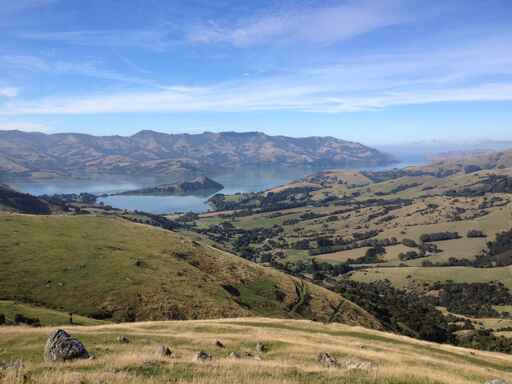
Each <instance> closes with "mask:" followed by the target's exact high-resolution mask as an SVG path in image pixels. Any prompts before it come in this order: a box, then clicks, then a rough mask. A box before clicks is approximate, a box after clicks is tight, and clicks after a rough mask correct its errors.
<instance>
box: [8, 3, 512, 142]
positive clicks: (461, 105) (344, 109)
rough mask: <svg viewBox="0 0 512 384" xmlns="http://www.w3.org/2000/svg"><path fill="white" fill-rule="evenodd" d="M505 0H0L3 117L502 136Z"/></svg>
mask: <svg viewBox="0 0 512 384" xmlns="http://www.w3.org/2000/svg"><path fill="white" fill-rule="evenodd" d="M510 20H512V2H510V1H509V0H480V1H477V0H475V1H467V0H459V1H457V0H453V1H450V0H447V1H431V0H361V1H314V0H301V1H300V0H297V1H287V0H283V1H271V0H258V1H229V0H218V1H207V0H187V1H170V0H169V1H164V0H123V1H120V0H88V1H82V0H3V1H2V6H1V7H0V42H1V44H0V129H21V130H28V131H30V130H37V131H44V132H64V131H65V132H70V131H72V132H84V133H92V134H101V135H104V134H120V135H129V134H133V133H135V132H137V131H139V130H141V129H153V130H158V131H164V132H169V133H172V132H180V133H181V132H190V133H198V132H203V131H205V130H208V131H224V130H236V131H248V130H260V131H264V132H266V133H269V134H285V135H290V136H306V135H330V136H335V137H339V138H344V139H350V140H355V141H361V142H365V143H371V144H379V143H393V142H406V141H411V140H431V139H448V140H461V139H465V140H466V139H480V138H482V139H489V138H493V139H498V140H503V139H512V124H511V123H512V22H511V21H510Z"/></svg>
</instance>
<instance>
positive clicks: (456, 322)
mask: <svg viewBox="0 0 512 384" xmlns="http://www.w3.org/2000/svg"><path fill="white" fill-rule="evenodd" d="M458 289H459V288H454V290H455V292H457V291H458ZM335 290H336V291H337V292H339V293H340V294H342V295H343V296H345V297H346V298H347V299H349V300H351V301H353V302H355V303H356V304H358V305H359V306H361V307H362V308H364V309H365V310H366V311H368V312H369V313H371V314H372V315H374V316H375V317H376V318H377V319H378V320H379V321H380V322H381V323H382V324H383V325H384V327H385V328H386V329H387V330H388V331H391V332H396V333H400V334H402V335H406V336H410V337H414V338H417V339H422V340H428V341H434V342H438V343H450V344H454V345H458V346H462V347H468V348H474V349H481V350H486V351H495V352H505V353H512V339H509V338H506V337H502V336H495V335H494V334H493V333H492V330H475V328H474V326H473V324H472V323H471V321H469V320H468V319H463V318H460V317H457V316H453V315H448V316H444V315H443V314H442V313H441V312H440V311H439V310H438V309H437V307H436V305H438V303H437V302H436V301H435V300H434V299H433V298H432V297H431V296H424V295H419V294H417V293H414V292H412V291H405V290H400V289H396V288H394V287H393V286H392V284H391V283H390V282H389V281H387V280H384V281H377V282H374V283H359V282H355V281H350V280H342V281H340V282H339V283H338V284H337V286H336V289H335ZM491 291H492V288H491ZM491 291H489V290H486V291H485V292H486V293H490V292H491ZM498 291H499V292H500V295H502V293H503V292H502V291H501V288H498ZM494 292H496V290H494ZM484 295H485V293H482V294H481V295H480V296H481V298H482V300H483V296H484ZM455 300H456V299H455V298H454V301H455ZM479 300H480V299H479ZM461 330H468V331H469V332H466V333H465V336H464V337H462V338H461V337H458V336H457V332H458V331H461Z"/></svg>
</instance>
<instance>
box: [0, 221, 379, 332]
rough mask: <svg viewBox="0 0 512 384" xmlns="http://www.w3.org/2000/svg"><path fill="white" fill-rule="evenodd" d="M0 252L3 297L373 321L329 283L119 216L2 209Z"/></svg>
mask: <svg viewBox="0 0 512 384" xmlns="http://www.w3.org/2000/svg"><path fill="white" fill-rule="evenodd" d="M0 253H1V254H2V257H1V258H0V299H6V300H18V301H21V302H27V303H37V304H39V305H41V306H44V307H48V308H52V309H55V310H62V311H65V312H74V313H76V314H79V315H84V316H89V317H94V318H104V319H113V320H122V321H133V320H163V319H196V318H201V319H204V318H221V317H238V316H255V315H260V316H268V317H288V318H308V319H318V320H322V321H341V322H347V323H351V324H360V325H364V326H369V327H378V326H379V324H378V323H377V322H376V321H375V320H374V319H373V318H372V317H371V316H370V315H368V314H367V313H366V312H364V311H363V310H361V309H360V308H359V307H357V306H355V305H353V304H352V303H350V302H349V301H347V300H345V299H344V298H342V297H341V296H339V295H337V294H334V293H332V292H330V291H328V290H325V289H323V288H320V287H317V286H314V285H312V284H309V283H303V282H302V281H301V280H299V279H296V278H293V277H290V276H288V275H285V274H283V273H281V272H277V271H274V270H271V269H268V268H264V267H261V266H258V265H256V264H253V263H250V262H248V261H245V260H243V259H240V258H238V257H236V256H233V255H230V254H228V253H224V252H221V251H218V250H216V249H214V248H211V247H209V246H205V245H201V244H200V243H198V242H194V241H192V240H190V239H188V238H187V237H185V236H183V235H178V234H176V233H173V232H170V231H165V230H160V229H156V228H154V227H149V226H144V225H140V224H133V223H131V222H127V221H124V220H122V219H116V218H106V217H97V216H28V215H8V214H4V215H0Z"/></svg>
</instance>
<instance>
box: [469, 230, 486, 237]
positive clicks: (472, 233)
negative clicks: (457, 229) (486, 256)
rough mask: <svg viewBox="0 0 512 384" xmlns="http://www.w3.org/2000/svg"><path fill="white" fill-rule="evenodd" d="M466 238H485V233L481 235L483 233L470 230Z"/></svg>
mask: <svg viewBox="0 0 512 384" xmlns="http://www.w3.org/2000/svg"><path fill="white" fill-rule="evenodd" d="M466 237H468V238H478V237H487V235H486V234H485V233H483V231H480V230H478V229H471V230H469V231H468V233H467V234H466Z"/></svg>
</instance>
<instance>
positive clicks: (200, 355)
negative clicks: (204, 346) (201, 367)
mask: <svg viewBox="0 0 512 384" xmlns="http://www.w3.org/2000/svg"><path fill="white" fill-rule="evenodd" d="M211 359H212V356H211V355H210V354H209V353H208V352H205V351H200V352H197V353H196V355H195V357H194V360H195V361H199V362H206V361H210V360H211Z"/></svg>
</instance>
